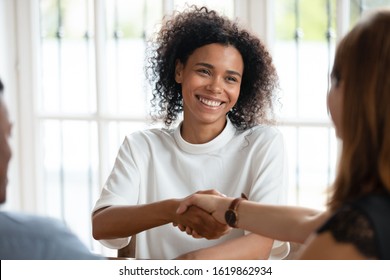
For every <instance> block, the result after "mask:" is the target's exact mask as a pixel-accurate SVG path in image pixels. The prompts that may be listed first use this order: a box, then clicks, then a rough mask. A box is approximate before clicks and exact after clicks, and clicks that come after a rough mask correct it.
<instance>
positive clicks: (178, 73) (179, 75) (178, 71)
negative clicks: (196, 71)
mask: <svg viewBox="0 0 390 280" xmlns="http://www.w3.org/2000/svg"><path fill="white" fill-rule="evenodd" d="M183 68H184V67H183V63H181V62H180V60H178V59H177V60H176V68H175V81H176V83H178V84H181V83H182V81H183Z"/></svg>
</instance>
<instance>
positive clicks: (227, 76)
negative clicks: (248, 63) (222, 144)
mask: <svg viewBox="0 0 390 280" xmlns="http://www.w3.org/2000/svg"><path fill="white" fill-rule="evenodd" d="M243 71H244V62H243V60H242V56H241V54H240V52H239V51H238V50H237V49H236V48H234V47H233V46H224V45H221V44H209V45H205V46H202V47H200V48H198V49H196V50H195V51H194V52H193V53H192V54H191V55H190V56H189V58H188V60H187V62H186V63H185V64H182V63H181V62H178V63H177V65H176V73H175V80H176V82H177V83H179V84H181V87H182V95H183V111H184V122H186V123H189V122H190V123H191V125H192V126H193V125H202V124H208V125H209V124H213V125H215V126H216V127H220V128H221V129H222V128H223V127H224V126H225V122H226V114H227V113H228V112H229V110H230V109H231V108H232V107H233V106H234V105H235V104H236V102H237V100H238V96H239V94H240V86H241V80H242V74H243Z"/></svg>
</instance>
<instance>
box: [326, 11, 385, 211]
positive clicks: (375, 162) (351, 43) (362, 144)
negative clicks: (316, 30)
mask: <svg viewBox="0 0 390 280" xmlns="http://www.w3.org/2000/svg"><path fill="white" fill-rule="evenodd" d="M332 75H333V77H334V78H335V79H336V80H338V81H342V82H343V85H344V93H343V105H342V106H343V107H342V124H341V127H342V138H343V139H342V140H343V148H342V153H341V158H340V163H339V170H338V174H337V176H336V180H335V183H334V186H333V189H332V191H333V193H332V196H331V198H330V201H329V203H328V205H329V206H330V208H331V209H333V210H334V209H336V208H338V207H339V206H340V205H341V204H343V203H345V202H347V201H349V200H353V199H356V198H357V197H360V196H363V195H365V194H367V193H373V192H381V191H384V190H387V191H390V9H386V10H380V11H376V12H374V13H372V14H371V15H369V16H368V17H367V18H365V19H364V20H362V21H361V22H359V23H358V24H357V25H356V26H355V27H354V28H353V29H352V30H351V31H350V32H349V33H348V34H347V35H346V36H345V37H344V38H343V39H342V40H341V42H340V43H339V45H338V48H337V53H336V57H335V62H334V66H333V71H332Z"/></svg>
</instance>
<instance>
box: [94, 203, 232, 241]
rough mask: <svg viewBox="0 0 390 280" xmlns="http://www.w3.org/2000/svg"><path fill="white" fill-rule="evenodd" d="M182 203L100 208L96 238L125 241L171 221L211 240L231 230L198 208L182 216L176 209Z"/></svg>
mask: <svg viewBox="0 0 390 280" xmlns="http://www.w3.org/2000/svg"><path fill="white" fill-rule="evenodd" d="M179 203H180V200H178V199H168V200H163V201H160V202H156V203H150V204H144V205H134V206H110V207H106V208H102V209H99V210H97V211H95V212H94V214H93V216H92V231H93V237H94V238H95V239H97V240H100V239H115V238H123V237H128V236H131V235H134V234H137V233H139V232H142V231H144V230H147V229H151V228H154V227H158V226H161V225H164V224H167V223H171V222H172V223H176V224H183V225H187V226H189V227H191V228H193V229H196V231H197V232H198V233H200V234H202V236H204V237H206V238H208V239H215V238H218V237H220V236H221V235H223V234H225V233H226V232H227V231H229V230H230V229H229V227H228V226H226V225H225V224H222V223H219V222H217V221H216V220H215V219H214V218H213V217H212V216H211V215H210V214H209V213H207V212H205V211H204V210H202V209H200V208H198V207H190V208H189V209H188V210H189V211H187V212H188V213H186V215H178V214H177V213H176V209H177V207H178V206H179Z"/></svg>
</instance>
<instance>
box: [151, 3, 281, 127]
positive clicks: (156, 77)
mask: <svg viewBox="0 0 390 280" xmlns="http://www.w3.org/2000/svg"><path fill="white" fill-rule="evenodd" d="M213 43H218V44H222V45H231V46H233V47H235V48H236V49H237V50H238V51H239V52H240V54H241V56H242V59H243V62H244V72H243V78H242V82H241V88H240V95H239V98H238V100H237V103H236V104H235V106H234V107H233V108H232V109H231V110H230V112H229V113H228V117H229V119H230V120H231V122H232V124H233V125H234V126H235V127H236V128H237V129H239V130H245V129H248V128H251V127H253V126H254V125H256V124H259V123H268V122H271V121H272V117H270V116H271V114H270V113H273V101H274V95H275V89H276V88H277V85H278V77H277V74H276V70H275V67H274V65H273V62H272V59H271V56H270V54H269V52H268V51H267V49H266V48H265V46H264V45H263V44H262V42H261V41H260V40H259V39H258V38H257V37H256V36H254V35H252V34H250V33H249V32H248V31H247V30H245V29H243V28H240V27H239V25H238V23H237V22H233V21H232V20H230V19H229V18H227V17H225V16H221V15H219V14H217V12H215V11H213V10H209V9H208V8H206V7H196V6H194V5H193V6H191V7H189V8H188V9H187V10H185V11H183V12H181V13H175V14H174V15H173V17H172V18H171V19H168V20H167V21H165V23H164V24H163V26H162V27H161V29H160V31H159V32H158V33H157V36H156V38H155V41H153V43H152V44H151V45H150V48H149V52H150V53H149V59H148V61H147V65H146V74H147V78H148V79H149V81H150V82H151V84H152V90H153V98H152V100H151V103H152V107H154V108H156V109H157V110H156V111H155V113H157V114H155V115H153V113H151V114H152V118H153V119H154V120H158V119H162V120H163V121H164V123H165V125H166V126H167V127H169V126H170V125H171V124H172V123H173V122H175V121H176V120H177V118H178V115H179V113H181V112H182V111H183V98H182V93H181V85H180V84H178V83H176V81H175V66H176V61H177V60H179V61H180V62H181V63H183V64H185V63H186V62H187V59H188V57H189V56H190V55H191V54H192V53H193V52H194V51H195V50H196V49H198V48H200V47H202V46H204V45H208V44H213Z"/></svg>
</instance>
